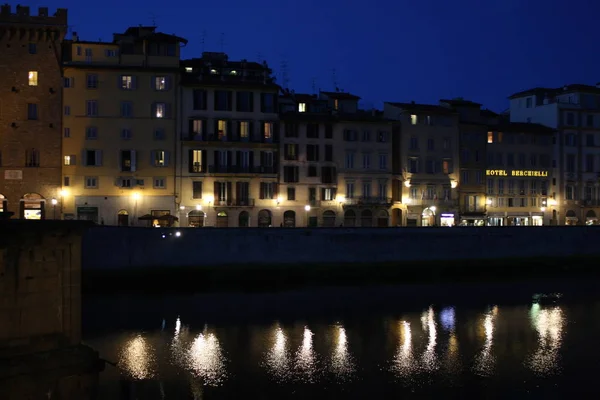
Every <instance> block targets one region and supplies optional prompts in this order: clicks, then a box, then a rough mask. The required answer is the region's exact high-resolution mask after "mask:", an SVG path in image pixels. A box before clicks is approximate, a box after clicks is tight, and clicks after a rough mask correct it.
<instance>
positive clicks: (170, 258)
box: [83, 226, 600, 271]
mask: <svg viewBox="0 0 600 400" xmlns="http://www.w3.org/2000/svg"><path fill="white" fill-rule="evenodd" d="M571 256H579V257H589V256H592V257H596V256H598V257H600V228H598V227H579V226H576V227H497V228H496V227H482V228H477V227H464V228H461V227H454V228H433V227H432V228H372V229H371V228H354V229H353V228H331V229H329V228H315V229H302V228H295V229H286V228H244V229H231V228H223V229H219V228H206V229H193V228H187V229H186V228H183V229H181V228H177V229H160V228H118V227H95V228H93V229H90V230H89V231H88V232H87V233H86V234H85V236H84V240H83V262H84V271H85V270H119V269H130V270H131V269H142V268H145V269H152V268H169V267H173V268H180V267H194V268H200V269H201V268H202V267H216V266H243V265H245V264H247V265H285V264H294V265H299V264H305V265H306V268H310V267H311V265H313V264H319V265H323V264H335V265H342V264H380V263H381V264H384V263H385V264H390V263H397V264H398V266H399V267H401V266H402V264H403V263H411V264H413V265H414V264H415V262H419V261H427V262H436V261H440V262H444V261H452V262H456V261H460V260H485V259H495V260H498V259H503V258H505V259H522V258H535V257H545V258H565V257H571Z"/></svg>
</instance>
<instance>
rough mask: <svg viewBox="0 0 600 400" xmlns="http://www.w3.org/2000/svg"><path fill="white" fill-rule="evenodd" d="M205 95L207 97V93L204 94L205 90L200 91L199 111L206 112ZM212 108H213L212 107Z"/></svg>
mask: <svg viewBox="0 0 600 400" xmlns="http://www.w3.org/2000/svg"><path fill="white" fill-rule="evenodd" d="M206 95H207V92H206V90H203V91H202V104H201V106H200V109H201V110H206V107H207V104H206V99H207V97H206ZM213 107H214V106H213Z"/></svg>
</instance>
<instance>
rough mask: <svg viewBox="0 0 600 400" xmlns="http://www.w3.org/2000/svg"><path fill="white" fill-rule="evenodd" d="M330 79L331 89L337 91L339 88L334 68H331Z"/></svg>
mask: <svg viewBox="0 0 600 400" xmlns="http://www.w3.org/2000/svg"><path fill="white" fill-rule="evenodd" d="M331 80H332V81H333V90H335V91H336V92H339V91H340V88H339V87H338V81H337V71H336V70H335V68H334V69H333V70H331Z"/></svg>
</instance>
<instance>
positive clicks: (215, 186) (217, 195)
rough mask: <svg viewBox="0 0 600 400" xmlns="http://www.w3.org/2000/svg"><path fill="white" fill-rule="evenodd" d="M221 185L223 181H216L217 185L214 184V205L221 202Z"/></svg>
mask: <svg viewBox="0 0 600 400" xmlns="http://www.w3.org/2000/svg"><path fill="white" fill-rule="evenodd" d="M220 185H221V182H215V185H214V195H215V200H214V202H213V204H214V205H216V204H217V203H218V202H219V200H220V198H219V187H220Z"/></svg>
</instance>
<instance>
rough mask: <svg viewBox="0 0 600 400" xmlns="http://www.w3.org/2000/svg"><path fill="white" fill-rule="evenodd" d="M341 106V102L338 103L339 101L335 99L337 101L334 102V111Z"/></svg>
mask: <svg viewBox="0 0 600 400" xmlns="http://www.w3.org/2000/svg"><path fill="white" fill-rule="evenodd" d="M339 105H340V104H339V102H338V99H335V100H333V109H334V110H337V109H338V107H339Z"/></svg>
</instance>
